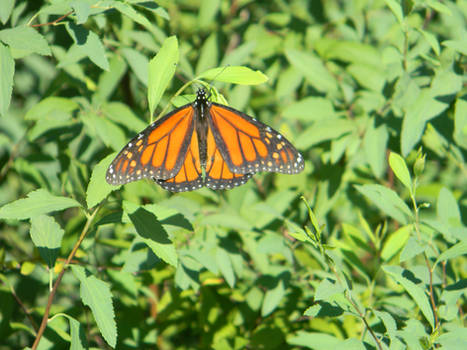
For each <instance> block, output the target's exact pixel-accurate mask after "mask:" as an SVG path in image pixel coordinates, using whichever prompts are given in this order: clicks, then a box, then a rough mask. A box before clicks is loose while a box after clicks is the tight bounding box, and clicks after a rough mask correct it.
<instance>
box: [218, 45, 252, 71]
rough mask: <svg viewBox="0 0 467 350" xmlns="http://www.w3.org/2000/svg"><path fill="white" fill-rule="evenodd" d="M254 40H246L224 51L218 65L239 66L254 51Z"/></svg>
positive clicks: (247, 59) (247, 60)
mask: <svg viewBox="0 0 467 350" xmlns="http://www.w3.org/2000/svg"><path fill="white" fill-rule="evenodd" d="M255 48H256V42H247V43H245V44H242V45H240V46H238V47H236V48H235V49H233V50H232V51H230V52H226V53H225V55H224V58H223V59H222V61H221V64H220V66H222V67H225V66H239V65H242V64H245V63H248V62H249V57H250V55H251V54H252V53H253V51H255Z"/></svg>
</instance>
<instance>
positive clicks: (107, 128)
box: [86, 113, 127, 151]
mask: <svg viewBox="0 0 467 350" xmlns="http://www.w3.org/2000/svg"><path fill="white" fill-rule="evenodd" d="M86 117H88V119H87V122H86V124H87V125H88V126H89V127H91V128H92V129H93V131H95V132H96V134H97V136H99V138H100V139H101V140H102V142H104V144H105V145H106V146H108V147H111V148H112V149H113V150H114V151H120V150H121V149H122V147H123V146H124V145H125V144H126V143H127V138H126V136H125V134H124V133H123V131H122V129H121V128H120V127H119V126H117V125H116V124H115V123H114V122H112V121H111V120H108V119H106V118H103V117H102V116H100V115H97V114H95V113H90V114H88V115H87V116H86Z"/></svg>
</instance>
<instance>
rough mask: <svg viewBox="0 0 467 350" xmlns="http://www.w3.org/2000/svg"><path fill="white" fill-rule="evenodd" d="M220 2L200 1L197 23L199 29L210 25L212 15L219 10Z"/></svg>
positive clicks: (218, 0)
mask: <svg viewBox="0 0 467 350" xmlns="http://www.w3.org/2000/svg"><path fill="white" fill-rule="evenodd" d="M220 4H221V1H220V0H204V1H202V2H201V3H200V6H199V12H198V23H199V27H200V28H201V29H206V28H208V27H209V26H210V25H212V23H213V20H214V17H215V16H216V14H217V12H218V11H219V7H220Z"/></svg>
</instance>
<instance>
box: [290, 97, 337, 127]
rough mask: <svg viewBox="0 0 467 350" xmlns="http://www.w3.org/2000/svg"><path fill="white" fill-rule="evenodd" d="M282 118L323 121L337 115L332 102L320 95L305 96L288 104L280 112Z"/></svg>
mask: <svg viewBox="0 0 467 350" xmlns="http://www.w3.org/2000/svg"><path fill="white" fill-rule="evenodd" d="M282 115H283V116H284V118H288V119H295V120H300V121H305V122H306V121H308V122H309V121H312V120H315V121H318V120H319V121H324V120H329V119H335V118H336V117H337V115H336V112H335V111H334V107H333V106H332V103H331V102H330V101H329V100H328V99H325V98H321V97H306V98H304V99H303V100H300V101H297V102H295V103H292V104H290V105H288V106H287V107H286V108H285V109H284V111H283V112H282Z"/></svg>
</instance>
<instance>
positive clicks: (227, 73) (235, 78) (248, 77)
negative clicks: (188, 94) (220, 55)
mask: <svg viewBox="0 0 467 350" xmlns="http://www.w3.org/2000/svg"><path fill="white" fill-rule="evenodd" d="M196 79H207V80H217V81H223V82H226V83H232V84H243V85H258V84H263V83H265V82H267V81H268V77H267V76H265V75H264V74H263V73H261V72H260V71H259V70H257V71H254V70H252V69H250V68H248V67H243V66H227V67H218V68H212V69H209V70H207V71H205V72H203V73H201V74H200V75H199V76H198V77H197V78H196Z"/></svg>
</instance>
